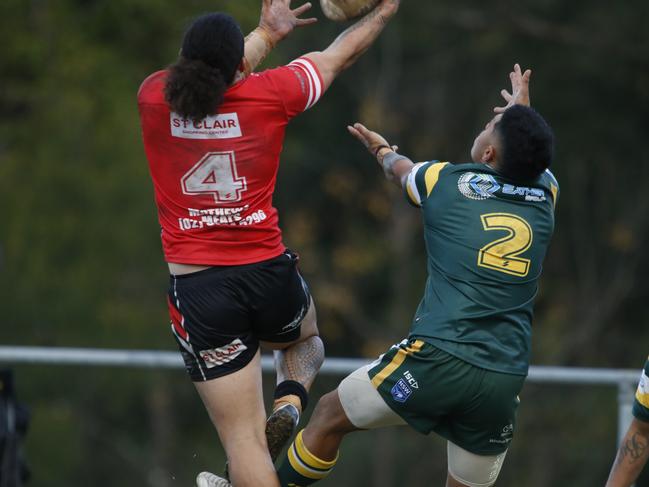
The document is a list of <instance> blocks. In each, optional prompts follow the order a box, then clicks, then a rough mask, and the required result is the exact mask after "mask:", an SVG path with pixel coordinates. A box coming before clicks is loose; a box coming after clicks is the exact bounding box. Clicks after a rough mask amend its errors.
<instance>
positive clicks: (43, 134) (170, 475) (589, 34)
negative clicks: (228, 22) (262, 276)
mask: <svg viewBox="0 0 649 487" xmlns="http://www.w3.org/2000/svg"><path fill="white" fill-rule="evenodd" d="M258 4H259V2H258V1H257V0H237V1H232V0H231V1H213V2H207V1H205V0H188V1H184V2H167V1H164V0H128V1H127V0H112V1H108V0H58V1H52V0H4V1H3V2H1V3H0V73H1V74H0V275H1V276H2V280H0V296H1V298H0V305H1V309H2V316H3V325H2V326H1V327H0V342H1V343H3V344H16V345H52V346H86V347H107V348H117V347H119V348H147V349H159V348H168V349H173V347H174V346H173V341H172V339H171V336H170V334H169V330H168V325H167V317H166V310H165V305H164V299H163V298H164V292H165V288H166V279H167V277H166V274H165V268H164V265H163V262H162V253H161V250H160V242H159V235H158V234H159V229H158V226H157V222H156V218H155V208H154V204H153V193H152V189H151V183H150V181H149V178H148V173H147V167H146V162H145V160H144V154H143V149H142V146H141V142H140V137H139V122H138V116H137V107H136V103H135V95H136V92H137V88H138V86H139V83H140V82H141V81H142V80H143V79H144V78H145V77H146V76H147V75H148V74H149V73H150V72H152V71H154V70H157V69H160V68H162V67H164V66H165V65H166V64H168V63H170V62H172V61H173V60H174V58H175V56H176V54H177V51H178V45H179V40H180V37H181V35H182V31H183V29H184V27H185V25H186V23H187V21H188V20H189V19H190V18H191V17H192V16H194V15H196V14H198V13H201V12H204V11H208V10H214V9H223V10H227V11H228V12H230V13H232V14H233V15H234V16H235V17H236V18H238V19H239V20H240V21H241V23H242V26H243V29H244V31H249V30H251V29H252V28H254V26H255V25H256V20H257V17H258V8H259V5H258ZM314 10H315V11H316V13H317V14H318V16H319V17H321V18H322V15H321V14H320V12H319V9H318V8H317V7H315V8H314ZM647 18H649V3H647V2H646V1H640V0H628V1H626V2H617V3H616V2H613V3H611V2H606V1H604V0H589V1H586V0H577V1H574V2H561V1H559V0H545V1H543V2H538V1H532V0H524V1H520V2H512V1H510V0H497V1H494V2H490V3H488V4H485V3H484V2H478V1H477V0H459V1H456V2H449V1H438V2H412V1H407V0H405V1H404V2H403V7H402V10H401V12H400V13H399V16H398V18H397V19H396V20H395V22H394V23H393V24H392V25H391V26H390V27H389V29H388V30H387V31H386V33H385V35H384V36H383V37H382V38H381V39H380V41H379V42H378V43H377V45H376V46H375V47H374V48H373V49H372V50H371V51H370V52H369V53H368V54H367V55H366V56H365V57H364V58H363V59H362V60H361V61H360V62H359V63H358V64H357V65H356V66H354V67H353V68H351V70H350V71H349V72H348V73H345V74H344V75H343V76H342V77H341V78H340V79H339V80H338V81H337V82H336V83H335V84H334V86H333V87H332V88H331V90H330V92H329V93H328V94H327V95H326V96H325V97H324V98H323V100H321V101H320V103H319V104H318V106H316V108H314V109H313V110H311V111H310V112H308V113H306V114H305V115H303V116H301V117H299V118H298V119H297V120H296V121H295V122H294V123H293V124H292V126H291V127H290V128H289V131H288V137H287V140H286V144H285V151H284V155H283V160H282V167H281V170H280V176H279V183H278V191H277V194H276V198H275V203H276V205H277V206H278V207H279V209H280V217H281V225H282V227H283V229H284V232H285V240H286V243H287V244H288V245H289V246H290V247H291V248H293V249H294V250H295V251H297V252H299V253H300V255H301V259H302V260H301V267H302V270H303V273H304V274H305V275H306V277H307V279H308V281H309V283H310V285H311V288H312V291H313V294H314V296H315V299H316V303H317V306H318V313H319V321H320V327H321V331H322V335H323V337H324V339H325V342H326V344H327V351H328V354H329V355H331V356H333V355H345V356H359V355H360V356H365V357H373V356H375V355H376V354H377V353H380V352H381V351H383V350H384V349H385V348H386V346H387V345H389V344H390V343H392V342H394V341H396V340H398V339H400V338H402V337H403V336H404V335H405V333H406V330H407V327H408V324H409V321H410V317H411V315H412V313H413V311H414V309H415V306H416V304H417V301H418V299H419V297H420V294H421V289H422V286H423V283H424V279H425V264H424V258H425V255H424V249H423V241H422V234H421V228H420V221H419V215H418V213H417V212H416V211H414V210H412V209H411V208H409V207H408V206H407V205H406V204H405V202H403V201H402V198H401V197H400V195H399V193H398V191H396V190H395V189H393V188H391V187H389V186H388V185H387V183H386V182H385V181H384V180H383V177H382V175H381V172H380V171H379V170H378V168H377V167H376V166H375V163H374V162H373V161H372V159H371V158H370V157H369V156H368V155H367V154H366V153H365V152H364V151H363V150H362V148H361V147H360V146H359V145H358V144H357V143H356V142H355V141H353V140H352V139H351V137H349V136H348V135H347V134H346V131H345V126H346V125H347V124H348V123H350V122H353V121H356V120H360V121H363V122H364V123H366V124H367V125H369V126H370V127H373V128H376V129H378V130H381V131H383V132H384V133H385V134H386V135H388V136H389V137H390V140H391V141H394V142H395V143H397V144H399V146H400V147H401V150H402V152H404V153H406V154H408V155H411V156H412V157H413V158H414V159H417V160H425V159H433V158H434V159H442V160H452V161H464V160H466V159H468V157H469V154H468V152H469V148H470V145H471V142H472V140H473V136H474V135H475V134H476V133H477V132H478V131H479V130H480V128H481V127H482V126H483V125H484V123H486V121H487V120H488V119H489V117H490V115H491V108H492V107H493V106H494V105H496V104H498V103H499V95H498V93H499V90H500V89H501V88H503V87H506V82H507V73H508V70H509V69H510V68H511V66H512V64H513V63H514V62H515V61H518V62H520V63H522V64H523V65H524V66H531V67H532V68H533V69H534V75H533V86H532V97H533V98H532V102H533V104H534V106H536V108H537V109H538V110H540V111H541V113H542V114H544V116H545V117H546V118H547V119H548V121H549V122H550V123H551V125H552V126H553V128H554V130H555V132H556V134H557V140H558V145H557V157H556V162H555V166H554V168H553V170H554V172H555V174H556V175H557V177H558V179H559V181H560V183H561V186H562V188H561V189H562V197H561V200H560V202H559V207H558V214H557V233H556V237H555V240H554V243H553V245H552V248H551V250H550V255H549V256H548V259H547V262H546V269H545V274H544V278H543V283H542V290H541V293H540V295H539V298H538V303H537V313H536V315H537V316H536V322H535V337H534V363H537V364H560V365H580V366H615V367H634V368H639V367H640V366H641V364H642V362H643V359H644V356H645V354H646V353H647V343H648V342H649V340H648V338H649V333H648V331H647V327H646V326H645V323H646V322H647V319H648V313H647V309H646V307H645V306H644V304H645V302H646V300H647V297H648V288H647V286H646V285H645V284H644V276H645V275H646V273H647V271H649V268H648V267H649V266H648V264H647V262H646V261H645V260H644V259H643V257H642V255H643V254H642V249H643V248H645V247H646V246H647V244H648V243H649V242H648V240H649V239H648V235H647V230H648V229H649V226H647V224H646V222H647V220H648V216H649V198H648V197H647V196H646V194H645V193H646V191H645V188H644V183H645V181H647V180H648V178H647V176H649V174H648V173H649V156H648V155H647V151H646V149H645V145H646V140H645V139H646V135H647V133H649V117H648V114H649V62H648V61H647V60H648V59H649V37H647V35H646V29H645V26H644V23H643V19H647ZM340 29H341V26H339V25H335V24H332V23H330V22H328V21H326V20H322V21H321V22H320V23H319V24H318V25H316V26H314V27H311V28H309V29H308V30H304V31H300V32H296V33H294V35H293V36H292V37H291V38H290V39H289V40H288V41H286V42H285V43H284V44H283V45H281V46H280V47H279V48H278V49H277V51H276V52H275V53H274V54H273V55H272V56H271V57H270V58H269V60H268V61H267V62H266V66H272V65H275V64H279V63H285V62H288V61H289V60H290V59H292V58H293V57H296V56H298V55H300V54H302V53H304V52H308V51H312V50H317V49H321V48H323V47H325V46H326V44H327V43H328V42H329V41H330V40H332V39H333V38H334V37H335V36H336V35H337V33H338V32H340ZM335 384H336V380H334V379H331V378H322V379H320V380H319V383H318V386H317V389H316V391H315V392H314V397H317V396H318V395H320V394H322V393H323V392H326V390H329V389H331V388H332V387H335ZM267 385H268V386H270V383H269V384H267ZM18 388H19V392H20V394H21V395H22V397H23V399H25V400H27V402H29V403H30V404H31V405H32V408H33V412H34V422H33V425H32V431H31V432H30V435H29V443H28V457H29V460H30V462H31V464H32V467H33V470H34V482H33V485H38V486H43V487H54V486H60V485H85V484H90V483H92V484H93V485H102V486H103V485H105V486H114V485H120V486H125V487H126V486H130V485H133V486H135V485H138V486H141V485H151V486H154V485H155V486H162V487H167V486H173V485H189V484H190V483H191V478H192V475H193V474H194V473H196V472H197V471H198V470H199V469H201V468H215V464H217V465H219V464H220V463H221V461H222V452H221V451H220V449H219V448H220V447H219V446H218V444H217V442H216V438H215V434H214V432H213V431H212V428H211V427H210V426H209V423H208V420H207V416H206V415H205V414H204V413H203V412H202V408H201V406H200V404H199V402H198V399H197V398H196V397H195V394H194V392H193V389H192V387H191V386H190V384H189V381H188V380H186V378H185V377H184V376H183V375H182V373H180V372H179V373H169V372H160V373H151V372H130V371H121V370H120V371H117V370H100V371H88V370H83V369H75V368H64V367H61V368H57V367H50V368H45V367H39V368H31V367H20V368H18ZM592 405H596V406H595V407H593V406H592ZM577 418H579V419H580V420H581V421H576V419H577ZM520 423H521V424H520V429H519V433H518V436H517V440H516V441H515V443H514V447H513V448H512V452H511V453H510V457H509V460H508V462H507V463H506V465H505V468H504V471H503V478H502V481H501V483H500V485H502V486H505V487H506V486H514V485H518V483H517V482H516V479H517V478H521V477H523V478H526V479H528V480H527V483H526V485H528V486H530V487H544V486H547V485H568V483H569V484H570V485H572V486H590V485H596V484H603V480H604V478H605V476H606V472H607V470H608V467H609V463H610V461H611V460H612V458H613V452H614V441H615V437H614V435H615V427H616V424H615V401H614V398H613V394H612V391H601V390H590V389H589V390H582V389H581V388H578V389H574V390H570V391H569V393H566V391H565V390H564V389H561V390H558V389H555V388H536V387H527V388H526V390H525V391H524V395H523V407H522V408H521V415H520ZM395 431H396V430H395ZM550 431H552V432H553V433H552V434H549V432H550ZM559 450H560V451H561V454H560V455H559V456H560V457H561V460H560V461H558V460H557V455H558V454H557V451H559ZM392 455H394V460H392ZM342 458H343V461H342V463H341V466H340V467H338V468H337V473H336V477H337V479H338V480H336V479H335V478H333V479H332V480H331V481H329V483H326V484H325V483H323V485H342V484H345V485H346V484H347V483H349V484H352V483H354V484H356V483H361V484H363V479H365V480H366V479H367V472H368V471H371V472H373V473H372V483H371V485H373V486H377V487H382V486H390V485H400V484H402V483H404V484H408V485H428V484H429V483H430V482H435V483H441V478H442V476H443V470H444V449H443V444H442V443H441V442H439V441H438V440H433V439H428V438H422V437H419V436H418V435H416V434H414V433H406V432H399V433H396V432H394V431H393V432H383V433H370V434H365V435H358V436H357V437H353V438H351V439H350V441H349V443H348V444H346V446H345V449H344V450H343V457H342ZM438 478H439V480H437V479H438ZM341 479H347V480H346V481H343V480H341ZM352 479H355V480H352ZM404 479H405V480H407V482H403V481H404Z"/></svg>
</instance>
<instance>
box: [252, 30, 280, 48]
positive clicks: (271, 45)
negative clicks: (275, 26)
mask: <svg viewBox="0 0 649 487" xmlns="http://www.w3.org/2000/svg"><path fill="white" fill-rule="evenodd" d="M252 33H253V34H257V35H258V36H259V37H261V38H262V39H263V40H264V42H265V43H266V47H267V48H268V50H269V51H270V50H271V49H273V48H274V47H275V43H274V42H273V39H271V37H270V34H269V33H268V31H267V30H266V28H265V27H262V26H261V25H260V26H259V27H257V28H256V29H255V30H253V31H252Z"/></svg>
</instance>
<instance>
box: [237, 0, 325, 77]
mask: <svg viewBox="0 0 649 487" xmlns="http://www.w3.org/2000/svg"><path fill="white" fill-rule="evenodd" d="M291 1H292V0H262V4H261V16H260V18H259V26H258V27H257V28H256V29H255V30H253V31H252V32H251V33H250V34H248V36H247V37H246V43H245V50H244V70H243V74H244V75H246V76H247V75H249V74H250V73H252V72H253V71H254V70H255V69H256V68H257V66H259V64H261V62H262V61H263V60H264V59H265V58H266V56H268V54H269V53H270V51H272V50H273V48H274V47H275V46H276V45H277V43H279V42H280V41H281V40H283V39H284V38H286V36H288V35H289V34H290V33H291V32H293V29H295V28H296V27H303V26H305V25H310V24H313V23H314V22H317V19H316V18H307V19H301V18H299V17H300V15H302V14H304V13H305V12H307V11H308V10H309V9H310V8H311V3H310V2H307V3H305V4H304V5H301V6H300V7H298V8H296V9H292V8H291Z"/></svg>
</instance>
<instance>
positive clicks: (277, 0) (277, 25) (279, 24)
mask: <svg viewBox="0 0 649 487" xmlns="http://www.w3.org/2000/svg"><path fill="white" fill-rule="evenodd" d="M291 1H292V0H262V5H261V18H260V19H259V27H262V28H263V29H264V30H266V32H267V33H268V34H269V35H270V36H271V40H272V42H273V44H277V43H278V42H279V41H281V40H282V39H284V38H285V37H286V36H288V35H289V34H290V33H291V32H293V29H295V28H296V27H303V26H305V25H310V24H313V23H315V22H317V21H318V19H316V18H315V17H310V18H306V19H301V18H299V17H300V16H301V15H302V14H304V13H305V12H307V11H308V10H310V9H311V3H310V2H307V3H305V4H304V5H301V6H299V7H297V8H295V9H292V8H291Z"/></svg>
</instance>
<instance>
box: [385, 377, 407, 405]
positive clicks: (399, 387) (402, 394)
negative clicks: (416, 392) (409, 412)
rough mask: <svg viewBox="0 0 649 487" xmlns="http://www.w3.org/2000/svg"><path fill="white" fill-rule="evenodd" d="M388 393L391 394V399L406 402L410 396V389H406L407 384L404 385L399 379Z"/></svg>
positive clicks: (403, 381) (404, 382)
mask: <svg viewBox="0 0 649 487" xmlns="http://www.w3.org/2000/svg"><path fill="white" fill-rule="evenodd" d="M390 393H391V394H392V399H394V400H395V401H397V402H406V401H407V400H408V398H409V397H410V394H412V389H410V387H408V384H406V381H405V380H403V379H399V380H398V381H397V383H396V384H395V385H394V386H393V387H392V390H391V391H390Z"/></svg>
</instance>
